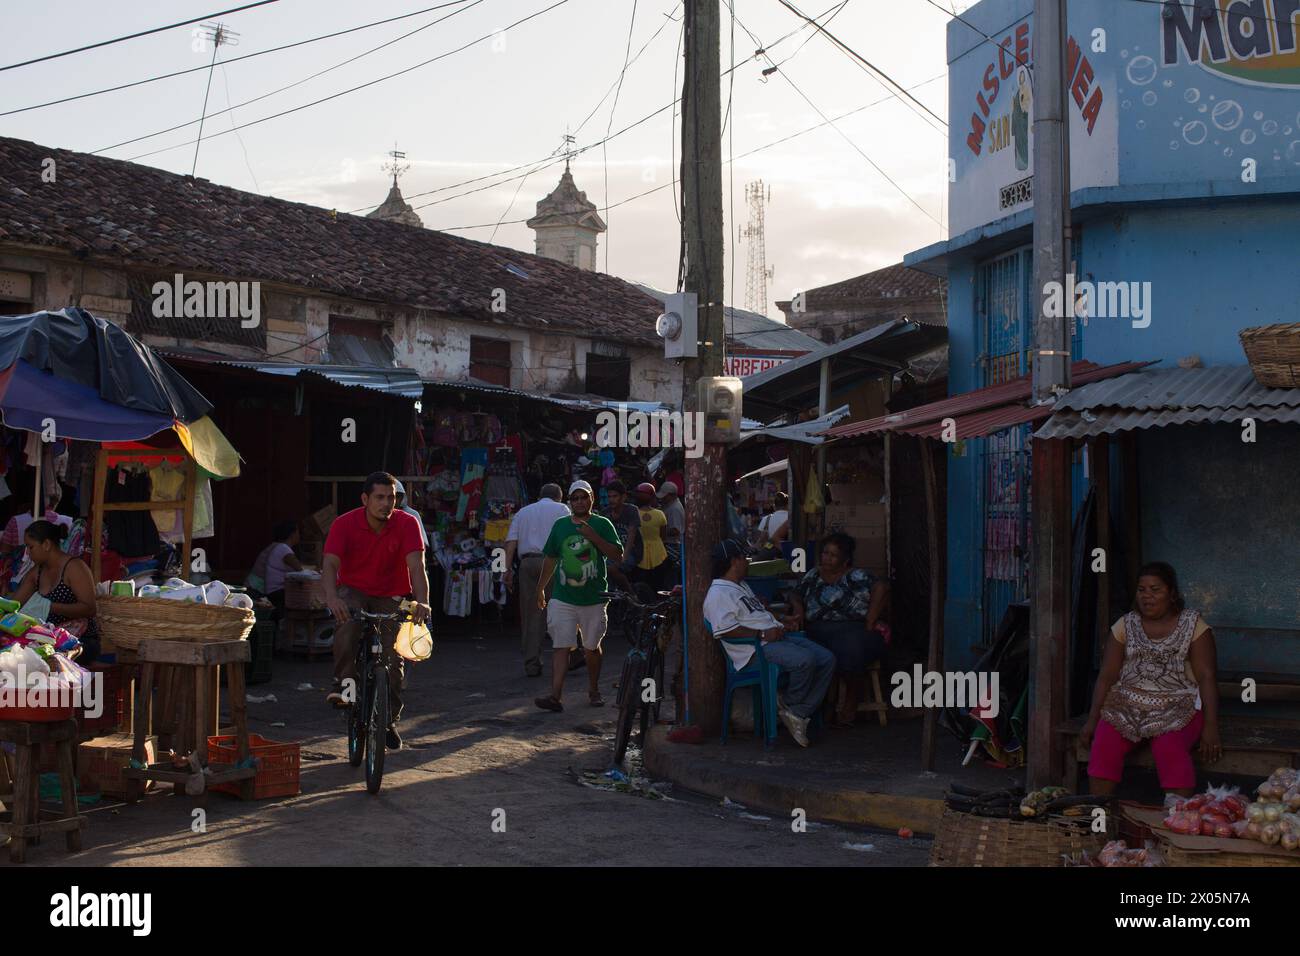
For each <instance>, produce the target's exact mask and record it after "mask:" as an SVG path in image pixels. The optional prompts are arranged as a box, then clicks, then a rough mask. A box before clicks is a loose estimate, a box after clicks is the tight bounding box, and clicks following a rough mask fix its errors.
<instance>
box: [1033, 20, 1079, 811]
mask: <svg viewBox="0 0 1300 956" xmlns="http://www.w3.org/2000/svg"><path fill="white" fill-rule="evenodd" d="M1067 24H1068V21H1067V14H1066V0H1034V37H1033V54H1032V60H1033V91H1034V103H1033V110H1034V116H1033V129H1034V182H1033V195H1034V239H1033V242H1034V247H1033V248H1034V253H1033V254H1034V292H1033V294H1034V296H1035V300H1034V306H1035V309H1034V345H1033V356H1032V360H1033V399H1034V402H1035V403H1041V402H1046V401H1051V400H1052V399H1053V398H1055V397H1056V395H1058V394H1060V393H1061V392H1062V391H1063V390H1065V389H1068V388H1069V387H1070V326H1069V321H1070V320H1069V319H1068V318H1066V317H1064V316H1057V317H1051V316H1048V315H1047V309H1046V302H1047V298H1048V293H1047V290H1048V287H1049V285H1050V284H1051V283H1060V285H1059V286H1057V288H1059V289H1061V290H1062V293H1063V295H1064V294H1065V272H1066V265H1067V263H1068V261H1069V259H1068V255H1069V252H1068V247H1067V234H1068V231H1069V228H1070V225H1069V224H1070V180H1069V168H1070V166H1069V156H1070V124H1069V114H1068V112H1067V105H1068V104H1067V103H1066V95H1065V94H1066V88H1067V82H1066V77H1065V68H1066V57H1065V48H1066V33H1067V30H1068V25H1067ZM1058 311H1068V310H1058ZM1030 460H1031V468H1032V476H1031V479H1030V482H1031V486H1032V494H1033V511H1032V528H1031V534H1032V537H1031V543H1030V558H1031V560H1032V562H1033V563H1032V571H1031V574H1032V577H1031V585H1032V589H1031V594H1032V599H1031V603H1030V652H1029V657H1030V686H1031V692H1030V712H1031V714H1032V718H1031V723H1030V732H1029V768H1028V769H1029V773H1028V776H1029V785H1030V786H1032V787H1041V786H1045V785H1047V784H1051V783H1059V782H1060V779H1061V775H1062V770H1063V768H1062V761H1061V752H1060V747H1059V746H1058V744H1057V740H1056V734H1055V733H1054V732H1053V731H1054V729H1055V728H1056V727H1057V726H1058V725H1059V724H1060V723H1061V722H1062V721H1063V720H1064V719H1065V682H1066V681H1065V678H1066V660H1067V648H1068V647H1069V627H1070V618H1069V607H1070V557H1071V556H1070V483H1069V476H1070V472H1069V448H1068V445H1067V444H1066V442H1064V441H1060V440H1056V441H1041V440H1037V439H1035V440H1034V442H1033V448H1032V457H1031V459H1030Z"/></svg>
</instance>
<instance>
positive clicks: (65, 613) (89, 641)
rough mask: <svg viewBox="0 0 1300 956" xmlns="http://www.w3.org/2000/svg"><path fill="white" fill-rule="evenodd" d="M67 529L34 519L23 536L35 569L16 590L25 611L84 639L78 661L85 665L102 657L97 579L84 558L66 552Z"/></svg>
mask: <svg viewBox="0 0 1300 956" xmlns="http://www.w3.org/2000/svg"><path fill="white" fill-rule="evenodd" d="M67 536H68V529H67V528H66V527H65V526H64V525H61V524H55V523H54V522H52V521H45V520H40V521H33V522H32V523H31V524H29V525H28V526H27V531H26V533H25V534H24V535H23V539H24V540H25V541H26V542H27V553H28V554H29V555H31V558H32V569H31V570H30V571H28V572H27V575H26V577H24V578H23V580H22V583H20V584H19V585H18V589H17V590H16V591H15V592H14V595H13V599H14V600H15V601H17V602H18V603H19V604H21V605H23V613H25V614H30V615H31V616H32V617H38V618H41V619H42V620H44V621H45V622H46V623H47V624H54V625H57V626H59V627H61V628H63V629H64V630H66V631H68V632H70V633H72V634H74V635H76V636H77V637H79V638H80V639H81V654H80V655H78V657H77V662H78V663H79V664H81V665H82V666H83V667H84V666H88V665H90V664H92V663H94V662H95V659H96V658H98V657H99V625H98V623H97V622H96V621H95V579H94V576H93V575H92V574H91V573H90V568H89V567H88V566H87V565H86V562H85V561H82V560H81V559H80V558H74V557H73V556H72V555H70V554H65V553H64V552H63V549H62V547H60V544H61V542H62V541H63V540H64V539H65V538H66V537H67Z"/></svg>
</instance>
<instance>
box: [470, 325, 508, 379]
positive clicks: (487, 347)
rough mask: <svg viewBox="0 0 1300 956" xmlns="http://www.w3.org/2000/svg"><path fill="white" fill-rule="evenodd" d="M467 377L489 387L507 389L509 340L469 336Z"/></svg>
mask: <svg viewBox="0 0 1300 956" xmlns="http://www.w3.org/2000/svg"><path fill="white" fill-rule="evenodd" d="M469 375H470V378H476V379H478V380H479V381H480V382H487V383H488V384H489V385H500V386H501V387H502V388H509V387H510V340H509V339H487V338H482V337H480V336H477V335H472V336H470V340H469Z"/></svg>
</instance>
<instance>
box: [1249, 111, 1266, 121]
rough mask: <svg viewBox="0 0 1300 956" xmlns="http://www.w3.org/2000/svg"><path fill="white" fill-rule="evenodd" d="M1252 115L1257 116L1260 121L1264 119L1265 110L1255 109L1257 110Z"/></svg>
mask: <svg viewBox="0 0 1300 956" xmlns="http://www.w3.org/2000/svg"><path fill="white" fill-rule="evenodd" d="M1252 115H1253V116H1254V117H1255V119H1256V121H1259V120H1262V119H1263V118H1264V111H1263V110H1255V112H1254V113H1253V114H1252Z"/></svg>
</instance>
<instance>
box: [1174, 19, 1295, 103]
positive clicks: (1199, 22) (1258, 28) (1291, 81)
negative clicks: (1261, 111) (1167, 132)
mask: <svg viewBox="0 0 1300 956" xmlns="http://www.w3.org/2000/svg"><path fill="white" fill-rule="evenodd" d="M1298 32H1300V0H1218V2H1217V5H1216V2H1215V0H1192V2H1188V0H1182V2H1177V0H1165V3H1164V5H1163V7H1162V9H1161V58H1162V60H1163V62H1164V65H1165V66H1176V65H1177V64H1178V63H1180V62H1187V63H1197V64H1199V65H1200V66H1201V67H1203V68H1204V69H1207V70H1210V71H1211V72H1214V73H1218V74H1219V75H1221V76H1224V77H1227V78H1228V79H1231V80H1236V81H1238V82H1242V83H1251V84H1257V85H1260V86H1300V42H1298V38H1297V33H1298Z"/></svg>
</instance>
